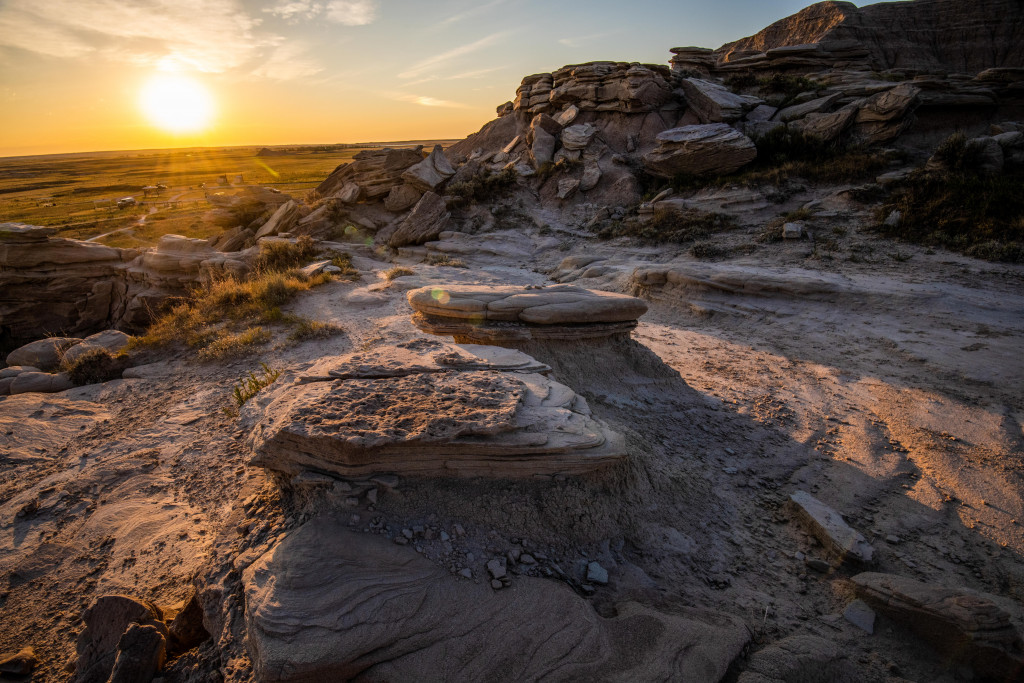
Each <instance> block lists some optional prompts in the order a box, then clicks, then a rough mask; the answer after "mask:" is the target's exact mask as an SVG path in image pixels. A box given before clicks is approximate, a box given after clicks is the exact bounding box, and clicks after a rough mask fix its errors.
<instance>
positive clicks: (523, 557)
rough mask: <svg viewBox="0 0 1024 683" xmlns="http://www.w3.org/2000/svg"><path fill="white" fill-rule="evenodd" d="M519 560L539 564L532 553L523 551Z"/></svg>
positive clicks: (524, 562)
mask: <svg viewBox="0 0 1024 683" xmlns="http://www.w3.org/2000/svg"><path fill="white" fill-rule="evenodd" d="M519 562H520V563H522V564H537V560H535V559H534V557H533V555H531V554H530V553H523V554H522V555H520V556H519Z"/></svg>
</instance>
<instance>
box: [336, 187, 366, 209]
mask: <svg viewBox="0 0 1024 683" xmlns="http://www.w3.org/2000/svg"><path fill="white" fill-rule="evenodd" d="M334 198H335V199H337V200H338V201H339V202H341V203H342V204H355V203H356V202H358V201H359V200H361V199H362V198H363V188H361V187H359V185H358V184H356V183H353V182H348V183H345V184H344V185H342V186H341V189H340V190H338V191H337V192H336V193H335V194H334Z"/></svg>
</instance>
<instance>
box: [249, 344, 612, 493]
mask: <svg viewBox="0 0 1024 683" xmlns="http://www.w3.org/2000/svg"><path fill="white" fill-rule="evenodd" d="M403 352H404V353H403ZM516 353H517V352H511V351H509V350H506V349H497V350H491V349H488V348H486V347H453V346H451V345H445V344H441V343H439V342H433V341H430V340H416V341H414V342H409V343H407V344H405V345H404V346H396V347H390V348H389V349H388V350H387V352H385V353H384V356H383V357H382V358H381V359H380V360H379V361H373V360H372V356H371V357H370V358H368V357H367V356H366V354H363V356H362V357H348V358H338V359H327V361H333V363H332V365H333V367H331V365H329V364H328V363H327V362H325V361H321V362H320V363H318V366H317V368H316V369H312V370H311V372H310V374H308V375H305V376H303V377H302V378H301V380H300V381H299V382H298V383H292V384H289V383H287V382H285V383H281V382H278V383H276V384H275V386H274V387H272V388H271V389H269V390H265V391H264V392H261V393H260V396H259V397H258V398H257V399H254V400H253V401H250V403H249V404H247V405H246V407H245V408H244V409H243V420H244V423H245V424H246V425H248V426H250V427H251V428H252V432H251V434H250V436H249V444H250V445H251V447H252V450H253V454H254V455H253V458H252V464H254V465H257V466H260V467H265V468H268V469H272V470H275V471H278V472H283V473H285V474H289V475H295V474H297V473H299V472H301V471H303V470H306V469H310V470H312V471H315V472H329V473H332V474H335V475H340V476H363V475H368V474H374V473H385V472H390V473H397V474H401V475H409V476H462V477H473V476H488V477H513V478H517V477H532V476H535V475H537V474H547V475H551V474H556V473H569V474H572V473H581V472H587V471H592V470H595V469H600V468H602V467H605V466H607V465H608V464H611V463H613V462H615V461H617V460H620V459H621V458H622V457H623V456H624V454H625V451H624V444H623V441H622V438H621V437H620V436H618V435H617V434H615V433H614V432H612V431H611V430H609V429H608V428H607V426H606V425H604V424H603V423H601V422H600V421H598V420H595V419H594V418H593V417H592V416H591V415H590V409H589V407H588V406H587V404H586V401H585V400H583V399H582V398H581V397H580V396H578V395H577V394H576V393H575V392H573V391H572V390H571V389H569V388H568V387H566V386H564V385H562V384H559V383H557V382H554V381H552V380H550V379H548V378H546V377H544V376H542V375H539V374H536V373H534V372H521V371H518V366H520V365H526V366H527V367H526V369H530V368H532V367H536V365H537V363H536V361H534V360H533V359H531V358H529V357H526V356H524V354H517V355H515V356H513V355H511V354H516ZM424 356H426V358H424ZM489 357H494V358H495V362H493V363H492V362H490V361H489V360H488V358H489ZM523 359H525V360H523ZM403 361H404V362H405V364H404V365H403V364H402V363H403ZM509 363H511V365H512V367H510V368H508V369H505V368H504V367H503V366H507V365H508V364H509ZM324 370H327V371H328V372H327V376H326V377H325V376H324Z"/></svg>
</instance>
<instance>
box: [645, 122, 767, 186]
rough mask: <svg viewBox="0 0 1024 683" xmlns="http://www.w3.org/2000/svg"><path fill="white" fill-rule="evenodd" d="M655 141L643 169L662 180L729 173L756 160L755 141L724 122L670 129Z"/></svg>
mask: <svg viewBox="0 0 1024 683" xmlns="http://www.w3.org/2000/svg"><path fill="white" fill-rule="evenodd" d="M655 139H656V140H657V141H658V147H657V148H655V149H654V150H652V151H651V152H649V153H648V154H645V155H644V157H643V161H644V167H645V168H646V169H647V171H648V172H649V173H652V174H654V175H657V176H661V177H663V178H673V177H675V176H677V175H679V174H682V173H686V174H691V175H713V174H725V173H732V172H733V171H737V170H739V169H740V168H742V167H743V166H745V165H747V164H748V163H750V162H751V161H753V160H754V159H755V158H756V157H757V146H756V145H754V142H753V141H752V140H751V139H750V138H748V137H747V136H746V135H744V134H743V133H741V132H739V131H737V130H734V129H733V128H730V127H729V126H728V125H726V124H724V123H712V124H706V125H695V126H683V127H682V128H672V129H670V130H667V131H665V132H663V133H660V134H659V135H658V136H657V138H655Z"/></svg>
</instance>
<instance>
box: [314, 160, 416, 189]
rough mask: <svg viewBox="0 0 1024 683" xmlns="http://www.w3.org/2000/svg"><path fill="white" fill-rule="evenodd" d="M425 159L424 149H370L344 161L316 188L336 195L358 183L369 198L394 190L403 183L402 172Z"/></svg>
mask: <svg viewBox="0 0 1024 683" xmlns="http://www.w3.org/2000/svg"><path fill="white" fill-rule="evenodd" d="M421 161H423V152H422V149H421V148H419V147H417V148H416V149H391V148H390V147H385V148H384V149H367V150H363V151H362V152H359V153H358V154H356V155H355V156H354V157H352V162H351V163H348V164H342V165H341V166H338V168H336V169H334V171H333V172H331V174H330V175H329V176H327V179H326V180H324V181H323V182H322V183H320V184H319V185H318V186H317V188H316V190H317V192H319V193H320V196H321V197H333V196H335V195H336V194H337V193H338V192H341V191H342V190H344V188H345V185H346V184H348V183H354V184H355V185H358V186H359V187H360V188H361V189H362V191H363V194H364V196H365V197H366V198H368V199H376V198H378V197H383V196H385V195H387V194H388V193H389V192H391V188H393V187H395V186H396V185H400V184H401V183H402V174H403V173H404V172H405V170H406V169H407V168H409V167H410V166H413V165H414V164H418V163H420V162H421Z"/></svg>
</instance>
